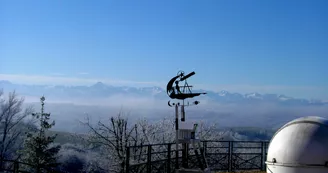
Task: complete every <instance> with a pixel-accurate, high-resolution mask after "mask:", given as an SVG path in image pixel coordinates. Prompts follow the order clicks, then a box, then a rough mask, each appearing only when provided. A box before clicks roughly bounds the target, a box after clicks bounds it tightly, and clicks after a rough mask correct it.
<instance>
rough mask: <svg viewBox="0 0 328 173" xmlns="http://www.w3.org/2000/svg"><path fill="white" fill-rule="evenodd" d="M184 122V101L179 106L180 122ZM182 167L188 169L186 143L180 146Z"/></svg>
mask: <svg viewBox="0 0 328 173" xmlns="http://www.w3.org/2000/svg"><path fill="white" fill-rule="evenodd" d="M185 120H186V113H185V110H184V101H183V103H182V105H181V122H184V121H185ZM182 165H183V167H184V168H188V147H187V143H183V144H182Z"/></svg>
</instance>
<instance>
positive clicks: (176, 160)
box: [175, 104, 179, 169]
mask: <svg viewBox="0 0 328 173" xmlns="http://www.w3.org/2000/svg"><path fill="white" fill-rule="evenodd" d="M175 131H176V136H175V144H176V150H175V168H176V169H179V107H178V104H176V105H175Z"/></svg>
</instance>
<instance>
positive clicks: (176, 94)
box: [166, 71, 206, 106]
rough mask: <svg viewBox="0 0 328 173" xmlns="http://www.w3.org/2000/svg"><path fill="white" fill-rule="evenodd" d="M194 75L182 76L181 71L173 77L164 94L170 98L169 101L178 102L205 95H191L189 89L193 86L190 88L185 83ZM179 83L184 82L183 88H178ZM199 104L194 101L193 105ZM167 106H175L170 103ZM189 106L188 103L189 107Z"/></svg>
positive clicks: (192, 73) (193, 73)
mask: <svg viewBox="0 0 328 173" xmlns="http://www.w3.org/2000/svg"><path fill="white" fill-rule="evenodd" d="M195 74H196V73H195V72H194V71H193V72H191V73H189V74H187V75H185V74H184V72H183V71H179V72H178V74H177V76H175V77H173V78H172V79H171V80H170V81H169V82H168V83H167V86H166V92H167V95H168V96H169V97H170V98H171V99H178V100H183V101H184V100H185V99H188V98H193V97H196V96H200V95H201V94H206V93H193V92H192V91H191V88H192V87H193V86H190V85H189V84H188V82H187V79H188V78H189V77H191V76H193V75H195ZM179 82H184V85H183V86H179ZM198 103H199V102H198V101H195V102H194V103H193V104H195V105H197V104H198ZM168 105H169V106H172V105H175V104H171V103H170V101H169V102H168ZM189 105H190V104H189V103H188V105H186V106H189Z"/></svg>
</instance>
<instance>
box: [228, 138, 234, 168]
mask: <svg viewBox="0 0 328 173" xmlns="http://www.w3.org/2000/svg"><path fill="white" fill-rule="evenodd" d="M228 151H229V157H228V158H229V160H228V162H229V163H228V164H229V167H228V171H229V172H231V171H232V152H233V142H232V141H229V149H228Z"/></svg>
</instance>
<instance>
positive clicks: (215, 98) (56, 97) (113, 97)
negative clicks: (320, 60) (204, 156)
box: [0, 81, 328, 132]
mask: <svg viewBox="0 0 328 173" xmlns="http://www.w3.org/2000/svg"><path fill="white" fill-rule="evenodd" d="M0 88H4V92H5V93H8V92H11V91H13V90H16V92H17V94H19V95H20V96H24V98H25V104H26V105H33V107H34V108H35V109H36V110H38V109H39V107H40V104H39V98H40V96H42V95H44V96H45V97H46V103H47V105H46V111H47V112H51V114H52V118H53V119H54V120H55V121H56V124H57V125H56V126H55V127H54V129H55V130H61V131H68V132H84V130H85V128H84V127H83V126H82V125H81V124H80V123H79V121H83V120H84V119H85V118H86V117H87V116H88V117H91V118H92V120H93V121H95V122H96V121H98V120H101V119H104V118H108V117H110V116H113V115H116V114H118V113H119V112H120V111H122V112H123V113H124V114H125V115H126V116H128V117H129V120H131V121H137V120H138V119H140V118H147V119H148V120H149V121H158V120H161V119H162V118H164V117H168V118H174V116H175V114H174V108H172V107H169V106H168V101H169V97H168V96H167V94H166V91H165V90H164V89H162V88H160V87H143V88H134V87H116V86H115V87H114V86H109V85H106V84H103V83H101V82H98V83H96V84H94V85H91V86H47V85H43V86H41V85H20V84H14V83H11V82H9V81H1V82H0ZM206 92H208V94H207V95H204V96H201V97H199V98H198V99H190V101H189V102H193V101H195V100H198V101H200V104H199V105H197V106H190V107H186V118H187V119H188V120H193V121H204V122H209V123H210V122H211V123H213V122H215V123H217V126H218V128H225V127H229V128H230V127H260V128H265V129H272V128H274V129H276V128H279V127H280V126H281V125H283V124H284V123H286V122H288V121H290V120H292V119H295V118H297V117H302V116H310V115H315V116H322V117H328V114H327V113H328V104H327V102H325V101H320V100H307V99H299V98H292V97H288V96H285V95H279V94H259V93H249V94H238V93H230V92H229V91H221V92H212V91H206Z"/></svg>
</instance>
